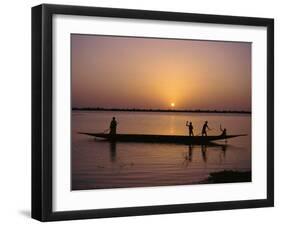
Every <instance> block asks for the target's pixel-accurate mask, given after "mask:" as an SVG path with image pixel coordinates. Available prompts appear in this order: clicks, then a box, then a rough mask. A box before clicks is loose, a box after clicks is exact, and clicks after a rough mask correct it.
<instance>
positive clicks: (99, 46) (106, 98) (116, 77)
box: [71, 34, 251, 111]
mask: <svg viewBox="0 0 281 226" xmlns="http://www.w3.org/2000/svg"><path fill="white" fill-rule="evenodd" d="M71 65H72V66H71V67H72V68H71V70H72V106H73V107H104V108H146V109H151V108H153V109H168V108H174V109H209V110H213V109H217V110H247V111H248V110H251V43H241V42H239V43H238V42H216V41H195V40H175V39H157V38H134V37H114V36H96V35H78V34H72V35H71Z"/></svg>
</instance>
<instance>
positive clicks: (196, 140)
mask: <svg viewBox="0 0 281 226" xmlns="http://www.w3.org/2000/svg"><path fill="white" fill-rule="evenodd" d="M80 134H84V135H88V136H93V137H97V138H102V139H105V140H108V141H111V142H143V143H145V142H149V143H178V144H208V143H210V142H212V141H217V140H226V139H230V138H234V137H240V136H246V134H239V135H227V136H221V135H219V136H181V135H148V134H116V135H114V136H112V135H110V134H105V133H80Z"/></svg>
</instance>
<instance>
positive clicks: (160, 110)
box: [72, 107, 252, 114]
mask: <svg viewBox="0 0 281 226" xmlns="http://www.w3.org/2000/svg"><path fill="white" fill-rule="evenodd" d="M72 110H74V111H77V110H79V111H132V112H195V113H243V114H252V112H251V111H247V110H217V109H213V110H210V109H172V108H167V109H157V108H150V109H146V108H103V107H72Z"/></svg>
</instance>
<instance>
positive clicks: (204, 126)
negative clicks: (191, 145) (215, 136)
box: [202, 121, 210, 136]
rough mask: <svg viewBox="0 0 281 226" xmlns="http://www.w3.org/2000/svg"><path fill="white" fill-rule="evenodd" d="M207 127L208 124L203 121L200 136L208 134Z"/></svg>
mask: <svg viewBox="0 0 281 226" xmlns="http://www.w3.org/2000/svg"><path fill="white" fill-rule="evenodd" d="M207 129H208V130H210V128H209V126H208V121H205V123H204V125H203V128H202V136H208V135H207Z"/></svg>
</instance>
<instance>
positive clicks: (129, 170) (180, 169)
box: [71, 111, 251, 190]
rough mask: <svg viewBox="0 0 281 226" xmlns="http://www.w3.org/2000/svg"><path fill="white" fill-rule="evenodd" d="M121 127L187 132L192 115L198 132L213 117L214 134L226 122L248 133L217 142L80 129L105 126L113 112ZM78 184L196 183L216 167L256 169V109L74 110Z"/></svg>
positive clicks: (88, 186) (148, 131)
mask: <svg viewBox="0 0 281 226" xmlns="http://www.w3.org/2000/svg"><path fill="white" fill-rule="evenodd" d="M113 116H115V117H116V118H117V121H118V122H119V124H118V128H117V133H133V134H163V135H164V134H166V135H185V134H187V132H188V131H187V127H185V122H186V121H187V120H188V121H192V123H193V126H194V135H198V134H199V133H200V131H201V128H202V125H203V123H204V121H206V120H208V122H209V127H210V128H211V129H212V130H210V131H209V133H208V134H209V135H218V134H219V133H221V132H220V130H219V127H220V124H221V125H222V126H223V127H226V128H227V133H228V134H248V136H246V137H238V138H234V139H230V140H228V142H227V144H226V143H225V142H224V141H219V142H216V143H217V144H219V145H216V146H201V145H192V146H190V145H178V144H157V143H116V144H114V143H110V142H107V141H101V140H96V139H94V138H93V137H89V136H86V135H81V134H78V133H77V132H93V133H94V132H103V131H104V130H106V129H107V128H108V127H109V123H110V121H111V118H112V117H113ZM71 165H72V166H71V168H72V169H71V172H72V175H71V176H72V189H73V190H81V189H101V188H124V187H144V186H163V185H184V184H196V183H201V182H202V181H204V180H206V178H207V177H208V176H209V173H210V172H217V171H222V170H237V171H250V170H251V115H249V114H213V113H207V114H203V113H202V114H200V113H173V112H167V113H166V112H162V113H161V112H160V113H159V112H110V111H88V112H87V111H73V112H72V164H71Z"/></svg>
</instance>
